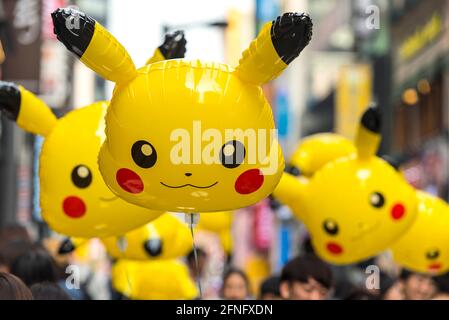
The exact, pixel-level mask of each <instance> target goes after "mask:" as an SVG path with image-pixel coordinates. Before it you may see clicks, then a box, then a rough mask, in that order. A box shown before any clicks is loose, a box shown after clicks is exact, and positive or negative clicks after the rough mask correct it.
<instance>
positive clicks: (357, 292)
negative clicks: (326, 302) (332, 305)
mask: <svg viewBox="0 0 449 320" xmlns="http://www.w3.org/2000/svg"><path fill="white" fill-rule="evenodd" d="M344 300H377V297H376V296H375V295H374V294H372V293H371V292H369V291H368V290H366V289H361V288H354V289H352V290H351V291H350V293H349V294H348V295H347V296H346V298H345V299H344Z"/></svg>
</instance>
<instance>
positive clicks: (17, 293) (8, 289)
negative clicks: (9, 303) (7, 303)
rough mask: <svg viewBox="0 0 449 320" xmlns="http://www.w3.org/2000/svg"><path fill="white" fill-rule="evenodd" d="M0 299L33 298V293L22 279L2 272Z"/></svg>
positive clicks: (0, 274) (0, 277) (0, 273)
mask: <svg viewBox="0 0 449 320" xmlns="http://www.w3.org/2000/svg"><path fill="white" fill-rule="evenodd" d="M0 300H33V295H32V294H31V291H30V289H28V287H27V286H26V285H25V284H24V283H23V282H22V280H20V279H19V278H17V277H16V276H14V275H12V274H9V273H4V272H0Z"/></svg>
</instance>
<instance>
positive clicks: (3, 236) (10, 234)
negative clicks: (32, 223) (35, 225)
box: [0, 223, 31, 243]
mask: <svg viewBox="0 0 449 320" xmlns="http://www.w3.org/2000/svg"><path fill="white" fill-rule="evenodd" d="M14 240H22V241H27V242H29V243H31V237H30V234H29V233H28V230H27V228H25V227H24V226H22V225H20V224H16V223H13V224H9V225H6V226H5V227H3V228H2V229H1V230H0V243H3V242H8V241H14Z"/></svg>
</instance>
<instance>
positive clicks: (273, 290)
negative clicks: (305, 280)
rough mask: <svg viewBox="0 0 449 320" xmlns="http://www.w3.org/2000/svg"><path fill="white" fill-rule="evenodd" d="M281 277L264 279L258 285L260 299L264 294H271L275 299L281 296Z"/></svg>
mask: <svg viewBox="0 0 449 320" xmlns="http://www.w3.org/2000/svg"><path fill="white" fill-rule="evenodd" d="M280 285H281V277H278V276H273V277H269V278H267V279H265V280H264V281H263V282H262V284H261V285H260V297H261V298H262V296H263V295H265V294H273V295H275V296H277V297H280V296H281V291H280V288H279V287H280Z"/></svg>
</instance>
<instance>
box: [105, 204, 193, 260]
mask: <svg viewBox="0 0 449 320" xmlns="http://www.w3.org/2000/svg"><path fill="white" fill-rule="evenodd" d="M102 241H103V244H104V245H105V247H106V250H107V251H108V253H109V255H110V256H111V257H113V258H115V259H131V260H164V259H174V258H178V257H182V256H185V255H187V253H189V251H190V250H192V247H193V241H192V236H191V234H190V230H189V228H188V227H187V225H186V224H184V223H182V222H181V221H179V220H178V218H176V217H174V216H172V215H170V214H169V213H166V214H163V215H162V216H160V217H159V218H157V219H156V220H154V221H152V222H150V223H148V224H146V225H144V226H143V227H140V228H137V229H135V230H132V231H130V232H128V233H126V234H125V235H124V236H123V237H110V238H105V239H102Z"/></svg>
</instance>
